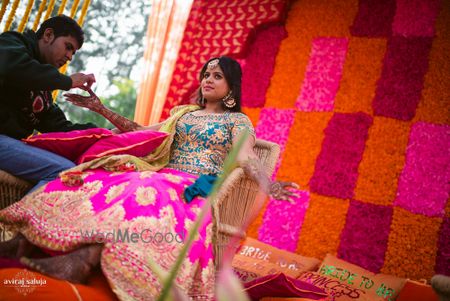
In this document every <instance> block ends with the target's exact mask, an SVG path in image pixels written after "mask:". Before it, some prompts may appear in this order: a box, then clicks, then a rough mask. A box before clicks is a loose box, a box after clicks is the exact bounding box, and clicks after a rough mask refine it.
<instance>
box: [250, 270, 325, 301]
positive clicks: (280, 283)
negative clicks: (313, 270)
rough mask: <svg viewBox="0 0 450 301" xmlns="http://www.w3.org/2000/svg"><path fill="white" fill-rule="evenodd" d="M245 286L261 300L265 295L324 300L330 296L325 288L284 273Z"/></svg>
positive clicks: (255, 298)
mask: <svg viewBox="0 0 450 301" xmlns="http://www.w3.org/2000/svg"><path fill="white" fill-rule="evenodd" d="M244 287H245V291H246V292H247V294H248V295H249V297H250V298H251V299H252V300H259V299H261V298H263V297H300V298H308V299H311V300H323V299H324V298H327V297H328V295H327V293H325V291H324V290H323V289H321V288H319V287H317V286H315V285H312V284H310V283H307V282H304V281H301V280H297V279H294V278H291V277H289V276H286V275H285V274H283V273H279V274H274V275H267V276H264V277H261V278H258V279H255V280H252V281H250V282H247V283H245V284H244Z"/></svg>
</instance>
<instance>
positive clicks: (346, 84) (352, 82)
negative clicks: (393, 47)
mask: <svg viewBox="0 0 450 301" xmlns="http://www.w3.org/2000/svg"><path fill="white" fill-rule="evenodd" d="M385 50H386V40H385V39H369V38H355V37H352V38H351V39H350V44H349V49H348V53H347V57H346V59H345V65H344V73H343V76H342V79H341V83H340V87H339V91H338V93H337V95H336V100H335V102H334V111H335V112H342V113H354V112H359V111H362V112H365V113H367V114H370V115H373V109H372V100H373V97H374V95H375V89H376V83H377V80H378V78H379V77H380V74H381V68H382V64H383V58H384V53H385Z"/></svg>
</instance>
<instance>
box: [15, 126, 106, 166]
mask: <svg viewBox="0 0 450 301" xmlns="http://www.w3.org/2000/svg"><path fill="white" fill-rule="evenodd" d="M111 135H112V132H111V131H110V130H107V129H102V128H93V129H87V130H78V131H71V132H54V133H44V134H39V135H35V136H32V137H29V138H26V139H22V141H24V142H25V143H27V144H29V145H32V146H35V147H39V148H42V149H45V150H48V151H50V152H52V153H55V154H58V155H60V156H63V157H65V158H67V159H69V160H72V161H74V162H75V161H76V160H77V159H78V157H79V156H80V155H81V154H82V153H84V152H85V151H86V150H87V149H88V148H89V147H90V146H91V145H93V144H94V143H95V142H97V141H98V140H99V139H101V138H103V137H107V136H111Z"/></svg>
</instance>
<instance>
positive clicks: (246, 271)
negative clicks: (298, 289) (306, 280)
mask: <svg viewBox="0 0 450 301" xmlns="http://www.w3.org/2000/svg"><path fill="white" fill-rule="evenodd" d="M319 264H320V260H318V259H316V258H312V257H305V256H301V255H299V254H295V253H292V252H289V251H285V250H281V249H278V248H275V247H273V246H271V245H268V244H265V243H263V242H260V241H258V240H256V239H253V238H250V237H248V238H247V239H246V240H245V241H244V243H243V244H242V245H241V247H240V248H239V250H238V252H237V253H236V255H235V256H234V258H233V262H232V266H233V269H234V270H235V272H236V274H237V275H238V276H239V278H240V279H241V281H243V282H247V281H250V280H253V279H254V278H257V277H261V276H266V275H269V274H276V273H284V274H286V275H288V276H291V277H294V278H297V277H298V276H299V275H300V274H301V273H302V272H304V271H312V270H316V269H317V267H318V266H319Z"/></svg>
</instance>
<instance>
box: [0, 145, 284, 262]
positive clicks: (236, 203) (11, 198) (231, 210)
mask: <svg viewBox="0 0 450 301" xmlns="http://www.w3.org/2000/svg"><path fill="white" fill-rule="evenodd" d="M255 152H256V154H257V155H258V156H259V158H260V160H261V162H262V163H263V165H264V166H265V167H266V172H267V174H269V175H271V174H272V173H273V170H274V168H275V165H276V162H277V160H278V156H279V155H280V147H279V146H278V144H275V143H272V142H268V141H264V140H260V139H257V140H256V145H255ZM31 187H32V185H31V184H30V183H28V182H25V181H23V180H21V179H19V178H16V177H14V176H12V175H10V174H9V173H6V172H4V171H2V170H0V209H3V208H5V207H7V206H9V205H10V204H12V203H14V202H17V201H18V200H20V199H21V198H22V197H23V196H24V195H25V193H26V192H27V191H28V190H29V189H30V188H31ZM257 193H258V185H257V184H256V182H254V181H252V180H251V179H249V178H248V177H247V176H245V174H244V171H243V169H242V168H236V169H235V170H233V172H232V173H231V174H230V176H229V177H228V178H227V179H226V180H225V182H224V184H223V186H222V188H221V189H220V191H219V193H218V195H217V198H216V200H215V201H214V202H213V233H214V234H213V245H214V254H215V265H216V267H220V263H221V262H222V259H223V255H224V252H225V248H226V246H227V244H228V243H229V242H230V239H231V238H232V237H233V236H237V237H239V238H244V237H245V232H244V231H243V230H245V229H242V227H243V226H244V225H246V223H248V222H249V220H248V219H249V218H251V217H252V216H253V217H254V216H256V214H257V212H255V210H256V209H257V206H254V205H255V200H256V195H257ZM236 247H237V246H232V251H234V250H235V248H236Z"/></svg>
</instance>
